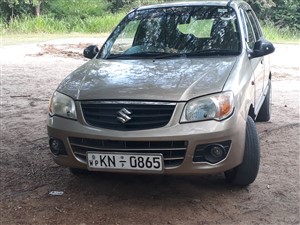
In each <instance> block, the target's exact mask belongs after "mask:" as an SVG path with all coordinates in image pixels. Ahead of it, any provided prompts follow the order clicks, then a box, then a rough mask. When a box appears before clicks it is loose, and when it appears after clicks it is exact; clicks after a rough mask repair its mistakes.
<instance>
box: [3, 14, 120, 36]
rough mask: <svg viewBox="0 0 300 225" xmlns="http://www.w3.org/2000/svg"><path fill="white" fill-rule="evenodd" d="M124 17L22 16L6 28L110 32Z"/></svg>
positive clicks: (43, 30)
mask: <svg viewBox="0 0 300 225" xmlns="http://www.w3.org/2000/svg"><path fill="white" fill-rule="evenodd" d="M123 17H124V14H117V15H116V14H107V15H105V16H103V17H93V16H89V17H86V18H84V19H81V18H78V17H75V18H73V19H71V18H70V17H68V18H64V19H56V18H54V17H49V16H40V17H22V18H19V19H14V20H12V21H10V23H9V24H7V25H6V26H5V27H3V28H4V31H5V32H6V33H13V32H15V31H17V32H18V33H68V32H83V33H109V32H111V31H112V30H113V29H114V27H116V25H117V24H118V23H119V22H120V20H121V19H122V18H123Z"/></svg>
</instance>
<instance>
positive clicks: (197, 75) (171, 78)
mask: <svg viewBox="0 0 300 225" xmlns="http://www.w3.org/2000/svg"><path fill="white" fill-rule="evenodd" d="M235 62H236V57H205V58H176V59H160V60H153V59H152V60H150V59H142V60H120V59H118V60H102V59H95V58H94V59H92V60H90V61H89V62H87V63H86V64H84V65H82V66H81V67H79V68H78V69H77V70H75V71H74V72H73V73H71V74H70V75H69V76H68V77H67V78H66V79H65V80H64V81H63V82H62V83H61V84H60V85H59V87H58V91H60V92H62V93H65V94H67V95H69V96H70V97H72V98H74V99H76V100H160V101H186V100H189V99H191V98H194V97H198V96H202V95H207V94H210V93H216V92H220V91H222V89H223V86H224V84H225V82H226V80H227V77H228V76H229V74H230V71H231V69H232V67H233V66H234V64H235Z"/></svg>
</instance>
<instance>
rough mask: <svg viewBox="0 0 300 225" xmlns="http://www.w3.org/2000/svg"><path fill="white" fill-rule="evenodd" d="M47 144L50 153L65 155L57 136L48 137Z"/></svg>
mask: <svg viewBox="0 0 300 225" xmlns="http://www.w3.org/2000/svg"><path fill="white" fill-rule="evenodd" d="M49 146H50V150H51V152H52V154H54V155H67V152H66V148H65V146H64V143H63V142H62V141H61V140H59V139H57V138H50V140H49Z"/></svg>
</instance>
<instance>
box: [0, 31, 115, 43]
mask: <svg viewBox="0 0 300 225" xmlns="http://www.w3.org/2000/svg"><path fill="white" fill-rule="evenodd" d="M108 35H109V34H108V33H101V34H99V33H74V32H72V33H67V34H49V33H28V34H18V33H5V34H2V35H1V37H0V46H1V45H2V46H7V45H17V44H30V43H40V42H45V41H50V40H55V39H67V38H106V37H108Z"/></svg>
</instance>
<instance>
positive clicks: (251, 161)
mask: <svg viewBox="0 0 300 225" xmlns="http://www.w3.org/2000/svg"><path fill="white" fill-rule="evenodd" d="M259 163H260V147H259V139H258V134H257V131H256V126H255V123H254V121H253V119H252V118H251V117H250V116H248V118H247V122H246V140H245V149H244V158H243V162H242V163H241V164H240V165H239V166H237V167H235V168H233V169H231V170H228V171H226V172H225V177H226V180H227V181H228V182H230V183H232V184H235V185H238V186H246V185H249V184H251V183H252V182H254V180H255V178H256V176H257V174H258V170H259Z"/></svg>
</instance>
